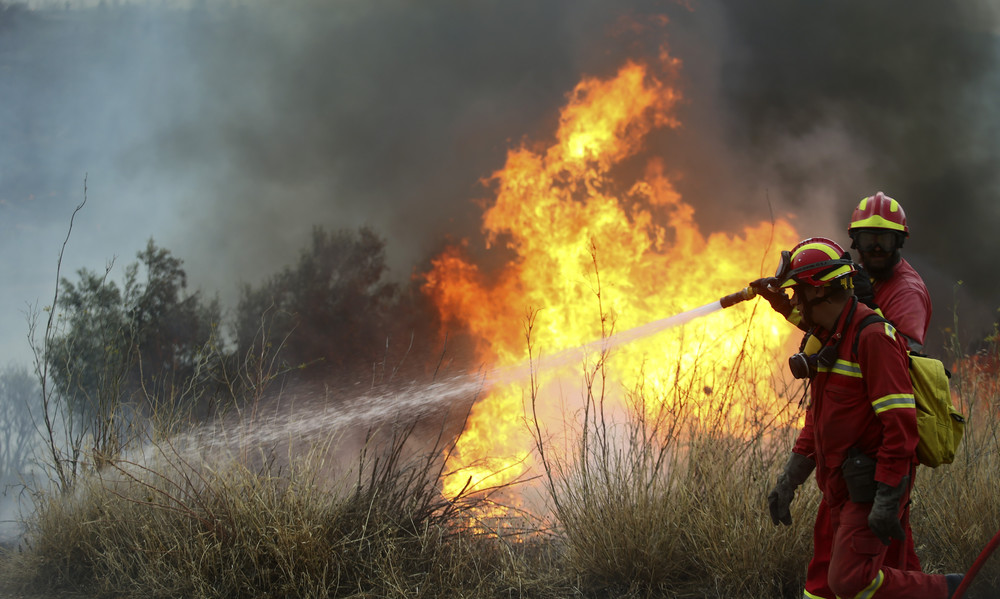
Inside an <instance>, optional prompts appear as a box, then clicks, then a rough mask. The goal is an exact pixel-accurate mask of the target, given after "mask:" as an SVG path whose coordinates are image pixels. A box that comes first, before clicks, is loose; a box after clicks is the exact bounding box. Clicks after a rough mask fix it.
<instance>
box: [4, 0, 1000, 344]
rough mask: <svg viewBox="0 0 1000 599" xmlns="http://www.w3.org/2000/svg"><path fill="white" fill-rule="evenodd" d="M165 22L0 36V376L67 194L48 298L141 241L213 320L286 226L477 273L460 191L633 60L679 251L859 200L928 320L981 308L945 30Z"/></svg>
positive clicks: (122, 8)
mask: <svg viewBox="0 0 1000 599" xmlns="http://www.w3.org/2000/svg"><path fill="white" fill-rule="evenodd" d="M90 4H91V5H96V4H97V3H90ZM82 5H86V3H84V4H82ZM174 5H175V4H174V3H168V2H156V1H155V0H150V1H149V2H146V3H135V4H128V3H124V2H122V3H114V2H107V3H103V4H102V5H101V6H99V7H97V8H87V9H84V10H76V9H72V10H67V9H65V8H64V7H65V6H66V5H65V4H63V3H59V4H58V6H60V7H63V8H61V9H59V10H55V9H50V10H35V11H24V10H22V11H10V10H5V11H3V12H0V15H2V16H0V97H2V98H3V101H2V102H0V235H2V237H0V251H2V253H3V256H4V259H3V261H2V262H0V280H2V281H4V293H3V294H2V295H3V300H2V301H3V303H2V305H0V340H2V342H3V343H2V345H3V346H4V350H3V354H0V358H4V359H6V358H16V359H18V360H25V359H26V355H25V352H26V346H25V344H24V342H23V339H24V333H25V325H24V321H23V317H22V316H21V314H20V311H21V310H23V309H24V307H25V303H26V302H35V301H38V302H40V303H41V304H42V305H44V304H46V303H47V302H48V301H50V298H51V293H52V285H53V283H54V269H55V257H56V253H57V251H58V248H59V244H61V242H62V238H63V237H64V236H65V233H66V226H67V224H68V218H69V215H70V213H71V212H72V209H73V207H74V206H75V205H76V204H78V203H79V202H80V201H81V200H82V198H83V181H84V177H85V176H86V177H87V185H88V192H87V193H88V198H89V199H88V206H87V207H86V208H85V209H84V211H83V212H81V214H80V215H79V217H78V220H77V222H76V226H75V230H74V233H73V237H72V238H71V240H70V243H69V247H68V254H67V261H66V264H64V265H63V274H64V275H71V274H72V272H73V271H74V270H75V269H76V268H79V267H83V266H86V267H88V268H91V269H95V270H101V269H102V268H103V267H104V265H105V263H106V261H108V260H109V259H111V258H113V257H115V256H117V260H118V262H119V263H127V262H131V261H132V260H133V257H134V254H135V252H136V251H137V250H138V249H140V248H141V247H143V246H144V245H145V242H146V240H147V239H148V238H149V237H153V238H154V239H155V240H156V242H157V243H158V244H159V245H160V246H162V247H166V248H167V249H170V250H171V251H172V252H174V253H175V255H177V256H178V257H180V258H182V259H183V260H184V261H185V268H186V269H187V271H188V274H189V280H190V282H191V284H192V286H194V287H196V288H200V289H202V290H203V291H204V292H206V293H208V294H216V293H218V294H219V295H220V296H221V297H222V298H223V299H224V300H226V301H232V300H233V299H234V297H235V293H236V290H237V288H238V285H239V283H241V282H247V283H256V282H258V281H259V280H261V279H262V278H263V277H265V276H267V275H270V274H271V273H273V272H274V271H276V270H277V269H279V268H281V267H282V266H284V265H286V264H289V263H290V262H292V261H293V260H294V259H295V257H296V256H297V254H298V252H299V250H300V249H302V247H304V245H305V241H306V239H307V238H308V235H309V232H310V230H311V228H312V227H313V226H315V225H320V226H324V227H326V228H329V229H339V228H354V227H357V226H361V225H370V226H372V227H374V228H375V229H376V230H377V231H378V232H380V233H381V234H382V235H383V236H385V237H386V238H387V239H388V242H389V248H388V250H389V260H390V266H391V267H392V269H393V272H394V274H395V276H397V277H399V278H401V279H405V278H406V277H408V276H409V275H410V274H411V272H412V271H413V270H414V269H417V270H419V269H420V268H421V265H422V264H423V263H424V262H425V261H426V259H427V258H428V257H430V256H432V255H434V253H435V252H436V251H437V250H438V249H439V248H440V247H441V246H442V244H443V243H445V241H446V240H448V239H449V238H452V239H457V238H471V239H472V240H473V243H472V244H471V247H472V248H473V250H474V251H475V250H476V249H477V248H479V247H481V245H478V244H477V234H478V227H479V217H480V214H481V208H480V206H479V205H478V204H477V203H476V201H475V200H477V199H480V198H487V197H488V196H489V190H488V189H486V188H484V187H483V186H482V184H481V179H482V178H483V177H487V176H489V175H490V174H491V173H492V172H493V171H494V170H496V169H498V168H500V167H502V165H503V160H504V156H505V152H506V150H507V149H508V148H510V147H512V146H514V145H516V144H518V143H520V142H521V141H522V140H525V139H527V140H529V141H537V140H541V141H542V142H544V141H546V140H547V139H548V136H551V134H552V133H553V132H554V130H555V126H556V119H557V116H558V110H559V108H560V107H561V105H562V104H563V103H564V100H565V94H566V93H567V92H569V91H570V90H571V89H572V88H573V86H574V85H575V84H576V83H577V82H578V81H579V80H580V79H581V78H582V77H583V76H587V75H596V76H608V75H611V74H613V73H614V71H615V70H616V69H617V68H618V67H619V66H621V64H622V63H623V62H624V61H625V60H626V59H627V58H635V59H644V58H645V59H648V58H651V57H653V56H655V54H656V52H657V51H658V50H659V48H660V46H661V45H662V46H665V47H667V48H668V49H669V51H670V52H671V53H672V54H673V55H674V56H676V57H677V58H679V59H681V60H682V61H683V65H682V67H681V70H680V80H679V82H678V84H679V86H680V90H681V91H682V93H683V94H684V96H685V98H686V100H685V103H684V104H683V105H682V106H681V107H680V108H679V113H678V117H679V119H680V120H681V122H682V123H683V126H682V128H681V129H679V130H669V131H666V130H665V131H662V132H658V133H657V134H656V135H655V136H654V137H653V138H652V139H651V140H650V143H649V147H648V154H657V155H660V156H663V158H664V160H665V162H666V164H667V165H668V168H669V170H670V172H671V174H673V175H675V176H676V177H677V186H678V188H679V190H680V191H681V193H682V194H683V195H684V197H685V199H686V200H687V201H689V202H690V203H691V204H693V205H694V206H695V208H696V210H697V211H698V212H697V216H698V219H699V223H700V224H701V226H702V227H703V228H705V230H706V231H714V230H728V231H737V230H739V228H740V227H741V226H743V225H744V224H746V223H747V222H748V221H751V222H757V221H759V220H760V219H761V218H767V217H768V216H769V215H770V214H771V213H772V212H773V213H774V214H775V215H780V214H784V213H786V212H793V213H794V214H796V215H797V216H796V221H795V224H796V226H797V227H798V228H799V230H800V232H802V233H803V234H804V235H813V234H823V235H829V236H833V237H835V238H837V239H839V240H841V241H843V240H845V238H846V235H845V234H844V228H845V227H846V223H847V219H848V217H849V215H850V211H851V209H852V208H853V205H854V204H855V203H856V202H857V200H858V199H859V198H860V197H861V196H863V195H866V194H868V193H872V192H874V191H876V190H878V189H882V190H884V191H886V192H887V193H889V194H890V195H893V196H894V197H897V198H898V199H899V200H900V201H901V202H902V203H903V205H904V206H905V207H906V209H907V215H908V217H909V219H910V222H911V228H912V230H913V237H912V239H911V240H910V242H909V243H908V246H907V248H906V252H907V253H906V256H907V257H908V258H910V259H911V261H913V262H914V263H915V265H917V266H918V268H920V269H921V270H922V272H924V273H925V274H926V275H927V277H928V279H934V281H935V282H936V285H937V286H936V288H935V289H932V293H934V300H935V306H936V308H937V311H938V314H939V315H947V312H948V310H949V308H950V305H951V299H952V298H951V285H952V284H953V282H954V281H956V280H958V279H962V280H964V281H965V288H967V290H968V291H967V293H968V294H969V295H970V297H971V298H972V299H971V300H970V301H973V302H975V304H976V305H977V306H985V308H983V310H985V312H986V313H987V316H990V315H991V314H992V313H991V311H992V310H993V309H994V308H995V307H996V304H997V303H998V301H997V300H998V297H1000V294H998V293H997V292H998V289H1000V288H998V284H997V283H996V282H995V280H994V279H993V277H987V276H986V275H985V272H986V271H984V270H983V269H982V268H983V266H988V263H989V260H990V259H992V257H993V256H995V255H997V247H996V244H997V241H996V237H995V236H992V235H986V234H985V233H980V231H987V230H989V231H992V230H996V225H997V224H998V223H997V220H998V208H997V202H996V201H995V197H994V196H995V193H996V191H997V180H996V178H995V177H996V175H995V174H994V171H995V169H992V168H990V167H991V166H993V164H995V163H996V158H997V150H998V148H997V145H998V144H1000V135H997V118H996V113H995V107H994V101H993V99H994V98H996V97H997V94H996V87H997V83H998V82H997V75H996V74H994V73H995V72H997V69H996V68H995V66H996V62H997V36H996V34H995V33H994V32H993V31H992V30H991V29H989V27H985V26H984V25H983V24H984V23H990V22H991V21H990V20H989V19H990V18H992V15H990V14H988V13H977V14H974V15H970V14H969V13H968V10H966V11H965V12H961V11H959V10H958V7H959V6H963V7H968V6H972V5H971V4H969V3H961V4H959V3H957V2H938V1H934V2H932V1H930V0H916V1H910V2H902V1H889V2H879V3H862V2H856V1H845V2H827V3H816V2H810V3H804V2H793V1H790V0H789V1H782V2H775V1H768V2H754V3H748V2H741V1H740V0H732V1H726V2H721V3H720V2H703V3H697V2H692V3H690V5H691V6H690V7H689V6H686V5H685V4H684V3H681V2H673V1H669V2H667V1H657V0H627V1H622V2H613V3H612V2H601V1H600V0H547V1H546V2H537V1H536V0H482V1H477V2H474V3H470V2H462V1H459V0H427V1H422V2H419V3H415V2H409V1H405V0H373V1H369V2H349V1H346V0H345V1H336V2H330V1H324V2H319V1H311V0H297V1H290V2H281V3H276V2H275V3H272V2H263V1H262V2H240V3H237V2H227V1H225V0H216V1H214V2H213V1H201V2H192V3H190V5H191V6H192V8H190V9H184V10H177V9H175V8H173V6H174ZM3 6H5V7H7V8H9V6H8V5H6V4H4V5H3ZM69 6H71V7H73V6H76V3H74V4H71V5H69ZM984 6H985V5H984ZM11 12H14V13H16V14H9V13H11ZM654 15H666V16H667V17H668V22H667V23H666V24H665V25H664V24H657V23H658V22H657V21H656V20H654V19H652V18H651V17H652V16H654ZM992 22H995V21H992ZM749 274H752V275H754V276H755V275H756V273H749ZM711 299H712V298H706V301H709V300H711ZM664 316H668V315H664ZM944 322H947V321H944ZM980 324H981V323H980ZM932 326H933V325H932Z"/></svg>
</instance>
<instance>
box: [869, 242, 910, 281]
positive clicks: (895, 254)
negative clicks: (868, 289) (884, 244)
mask: <svg viewBox="0 0 1000 599" xmlns="http://www.w3.org/2000/svg"><path fill="white" fill-rule="evenodd" d="M860 253H861V265H862V266H864V267H865V271H867V272H868V275H869V276H870V277H871V278H873V279H875V280H876V281H885V280H886V279H888V278H889V277H891V276H892V271H893V269H894V268H896V265H897V264H899V260H900V255H899V250H898V249H895V250H893V251H892V252H885V251H884V250H882V249H881V248H879V249H876V250H875V251H872V252H860Z"/></svg>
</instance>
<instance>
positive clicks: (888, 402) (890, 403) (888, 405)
mask: <svg viewBox="0 0 1000 599" xmlns="http://www.w3.org/2000/svg"><path fill="white" fill-rule="evenodd" d="M916 407H917V404H916V401H914V399H913V394H912V393H896V394H893V395H884V396H882V397H880V398H878V399H876V400H875V401H873V402H872V408H874V409H875V413H876V414H881V413H882V412H885V411H886V410H894V409H896V408H916Z"/></svg>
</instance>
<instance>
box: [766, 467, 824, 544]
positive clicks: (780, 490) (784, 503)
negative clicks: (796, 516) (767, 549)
mask: <svg viewBox="0 0 1000 599" xmlns="http://www.w3.org/2000/svg"><path fill="white" fill-rule="evenodd" d="M815 468H816V462H814V461H813V460H810V459H809V458H807V457H806V456H804V455H802V454H800V453H795V452H792V454H791V455H790V456H788V462H786V463H785V469H784V471H782V473H781V474H779V475H778V482H777V483H776V484H775V485H774V488H773V489H771V493H770V494H768V496H767V508H768V510H770V512H771V522H774V525H775V526H777V525H778V524H779V523H780V524H784V525H785V526H791V524H792V512H791V511H790V510H789V508H790V506H791V505H792V499H794V498H795V489H797V488H799V486H800V485H801V484H802V483H804V482H806V479H807V478H809V475H810V474H812V471H813V470H814V469H815Z"/></svg>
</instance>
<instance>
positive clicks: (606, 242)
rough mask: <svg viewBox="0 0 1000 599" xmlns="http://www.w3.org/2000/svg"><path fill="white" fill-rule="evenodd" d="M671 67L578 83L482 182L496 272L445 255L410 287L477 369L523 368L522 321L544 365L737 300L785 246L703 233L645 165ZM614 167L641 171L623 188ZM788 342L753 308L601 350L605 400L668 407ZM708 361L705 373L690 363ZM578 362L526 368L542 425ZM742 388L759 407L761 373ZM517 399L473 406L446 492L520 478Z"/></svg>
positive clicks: (498, 393) (787, 238) (766, 238)
mask: <svg viewBox="0 0 1000 599" xmlns="http://www.w3.org/2000/svg"><path fill="white" fill-rule="evenodd" d="M679 67H680V65H679V63H678V62H677V61H676V60H674V59H672V58H670V57H668V56H666V55H664V56H661V57H660V59H659V60H658V61H657V62H656V63H655V64H652V65H650V64H645V63H640V62H631V61H630V62H628V63H626V64H625V65H624V66H622V67H621V68H620V69H619V70H618V72H617V74H616V75H615V76H614V77H611V78H609V79H606V80H602V79H597V78H588V79H585V80H583V81H581V82H580V83H579V84H578V85H577V86H576V88H575V89H574V90H573V91H572V93H570V94H569V96H568V101H567V103H566V105H565V106H564V107H563V109H562V111H561V116H560V119H559V127H558V131H557V132H556V134H555V139H554V141H553V142H552V143H551V144H550V145H548V147H544V144H542V145H538V144H534V145H529V144H525V145H522V146H520V147H518V148H516V149H512V150H510V151H509V152H508V155H507V161H506V164H505V165H504V167H503V168H502V169H501V170H499V171H497V172H495V173H494V174H493V175H492V177H491V178H490V180H489V183H491V185H492V188H493V189H494V190H495V195H494V197H493V199H492V200H491V202H490V204H489V205H488V206H487V209H486V211H485V213H484V215H483V229H484V232H485V233H486V237H487V239H488V242H489V243H490V244H491V246H492V249H494V250H496V249H497V248H498V247H500V244H502V245H503V247H504V248H505V249H506V250H508V251H509V252H510V255H511V256H512V258H511V259H510V260H509V262H508V263H506V264H505V265H504V267H503V268H502V269H501V270H500V272H499V273H497V274H496V275H492V274H491V275H490V276H489V277H487V276H486V275H485V274H484V273H483V272H482V271H481V270H480V268H479V267H478V266H477V265H476V264H474V263H473V262H472V261H471V259H470V258H469V257H468V252H467V251H466V250H465V249H464V248H463V247H462V246H460V245H456V246H454V247H451V248H450V249H448V250H447V251H445V252H443V253H442V254H441V255H440V256H439V257H438V258H437V259H436V260H435V261H434V262H433V267H432V269H431V271H430V272H429V273H427V274H426V285H425V291H426V292H427V293H428V294H429V295H430V296H431V297H432V298H433V299H434V301H435V303H436V305H437V307H438V309H439V310H440V313H441V315H442V317H443V318H444V320H445V321H446V322H449V321H450V322H458V323H461V324H462V325H464V326H465V327H467V328H468V330H470V331H471V332H472V334H473V335H474V336H475V338H476V340H477V342H478V352H479V358H480V359H481V360H482V362H483V363H484V364H488V365H489V366H491V367H505V366H512V365H517V364H523V363H524V362H525V361H526V360H527V359H528V343H527V340H526V322H527V320H526V315H527V314H529V313H531V314H534V321H533V327H532V330H531V343H532V348H533V349H532V353H533V357H534V358H537V357H538V356H539V355H541V356H543V357H544V356H546V355H552V354H555V353H557V352H560V351H562V350H565V349H567V348H574V347H579V346H581V345H583V344H586V343H588V342H591V341H593V340H595V339H600V338H601V337H604V336H609V335H612V334H613V333H615V332H619V331H622V332H623V331H626V330H630V329H633V328H634V327H639V326H641V325H644V324H645V323H648V322H650V321H653V320H657V319H661V318H664V317H667V316H671V315H673V314H678V313H681V312H684V311H687V310H691V309H694V308H697V307H699V306H703V305H705V304H707V303H709V302H712V301H713V300H716V299H718V298H720V297H722V296H723V295H726V294H729V293H732V292H734V291H738V290H739V289H741V288H743V287H744V286H746V284H747V283H748V282H749V281H750V280H752V279H754V278H757V277H759V276H762V275H761V273H762V270H763V271H768V270H771V269H772V268H773V264H772V263H773V262H774V257H775V256H776V255H777V253H778V251H779V250H780V249H785V248H789V247H791V246H792V245H794V243H795V242H796V241H797V235H796V232H795V231H794V229H793V228H792V226H791V225H790V224H789V223H788V222H787V221H786V220H783V219H779V220H777V221H776V222H773V223H772V222H770V221H768V222H760V223H753V224H749V225H748V226H746V227H745V228H744V229H743V230H742V231H741V232H739V233H738V234H735V235H730V234H725V233H713V234H710V235H708V236H705V235H704V234H702V233H701V232H700V231H699V229H698V227H697V226H696V224H695V222H694V215H695V209H694V206H693V204H696V203H697V199H696V198H695V199H694V201H693V202H692V203H687V202H685V201H684V200H682V198H681V197H680V195H679V194H678V193H677V191H676V190H675V188H674V185H673V184H672V182H671V180H670V179H669V178H668V175H667V172H668V165H665V164H663V162H662V161H661V160H659V159H658V158H656V157H655V156H654V157H651V158H645V155H646V150H647V149H646V148H645V147H644V142H645V141H646V140H647V138H648V135H649V133H650V132H651V131H653V130H656V129H662V128H673V127H678V126H680V123H678V122H677V120H676V119H675V117H674V115H673V112H674V109H675V107H676V104H677V103H678V102H679V101H680V100H681V96H680V94H679V93H678V92H677V91H676V90H675V89H673V88H672V87H670V86H669V85H668V83H667V81H669V79H670V78H671V77H672V76H673V74H674V73H675V72H676V70H677V69H678V68H679ZM635 164H638V168H634V165H635ZM625 166H629V167H633V168H631V169H630V168H624V167H625ZM623 172H639V173H640V174H639V175H638V176H635V175H633V176H632V177H633V180H628V181H624V182H623V181H622V180H621V179H622V178H623V175H622V174H621V173H623ZM602 314H603V315H604V316H605V317H604V318H602ZM748 323H749V324H748ZM792 332H793V327H791V326H790V325H789V324H788V323H786V322H784V321H783V320H782V319H781V318H780V317H779V316H777V315H776V314H775V313H774V312H773V311H772V310H771V309H770V308H769V307H768V306H766V304H763V303H759V304H758V301H751V302H745V303H743V304H739V305H737V306H734V307H732V308H729V309H727V310H724V311H720V312H716V313H714V314H711V315H708V316H706V317H704V318H701V319H698V320H697V321H695V322H693V323H691V324H690V325H687V326H685V327H684V328H683V329H675V330H672V331H669V332H664V333H662V334H659V335H656V336H652V337H650V338H648V339H645V340H640V341H636V342H634V343H630V344H628V345H623V346H621V347H618V348H616V349H615V350H614V351H613V353H612V354H611V356H610V357H609V359H608V361H607V366H608V372H609V380H614V381H617V384H616V385H617V386H616V388H617V389H619V390H620V389H630V388H633V387H634V386H635V385H636V384H637V383H638V382H643V384H644V386H645V388H647V390H648V391H649V392H650V393H652V394H654V395H657V396H661V397H667V395H668V394H666V393H664V392H663V390H664V389H669V388H670V387H671V386H675V385H678V384H682V382H681V381H680V380H678V379H679V377H681V378H683V377H684V376H685V373H688V372H693V371H695V370H697V371H698V372H699V373H700V374H699V375H698V376H701V377H704V380H697V381H690V380H688V381H684V382H683V384H684V385H687V386H689V387H690V386H691V385H694V387H692V388H697V389H699V390H701V389H704V393H705V394H710V393H711V389H712V388H715V387H717V386H720V385H723V384H728V386H729V387H730V388H732V387H733V383H732V382H729V383H725V382H724V381H723V378H724V377H725V372H726V370H727V368H728V367H731V366H732V365H733V363H734V362H735V361H736V360H745V359H746V354H748V353H751V354H753V355H767V356H770V357H769V358H768V359H769V360H771V361H772V363H773V360H774V355H775V354H774V352H775V351H778V350H779V348H782V347H784V346H785V345H786V341H787V340H788V339H789V337H790V336H791V335H792ZM681 335H683V341H682V339H681ZM748 348H750V349H751V351H749V352H748V351H747V349H748ZM707 358H710V360H708V359H707ZM696 362H697V363H698V364H699V367H698V368H697V369H695V368H694V366H693V365H694V364H695V363H696ZM709 362H710V363H711V364H712V365H714V366H708V367H705V366H703V365H704V364H708V363H709ZM580 366H581V363H577V364H575V365H573V368H572V369H571V370H575V371H576V372H575V374H574V373H573V372H562V373H556V372H551V373H550V372H542V373H539V378H538V380H539V384H540V391H539V398H540V399H539V404H541V406H540V407H541V409H540V410H539V412H538V417H539V420H541V419H542V418H545V419H546V420H547V421H546V422H545V423H544V428H545V429H546V430H550V429H552V428H558V427H559V426H560V425H559V421H560V419H565V418H567V416H565V414H562V415H560V410H559V409H557V408H558V406H559V404H560V402H563V401H569V402H572V401H573V400H574V399H578V398H579V396H580V393H581V392H580V390H579V386H580V385H581V383H582V379H583V377H582V374H581V370H580ZM748 385H749V386H748V388H743V389H740V390H739V391H737V392H739V393H745V394H747V395H749V396H753V397H755V398H758V399H759V398H760V397H761V396H766V397H769V398H772V399H773V398H774V392H773V390H772V389H771V386H770V384H769V381H768V380H767V379H766V377H765V378H763V379H762V381H761V382H760V383H756V382H755V383H748ZM606 392H607V393H608V400H609V401H617V402H619V403H620V402H621V401H622V399H621V398H620V397H617V396H618V395H621V393H619V392H615V391H614V390H612V389H610V385H609V386H608V389H607V390H606ZM527 395H528V390H527V387H526V385H510V386H506V387H493V388H491V389H490V390H489V394H488V395H487V396H486V397H484V398H483V399H481V400H480V401H479V402H478V403H477V404H476V405H475V406H474V408H473V411H472V414H471V415H470V418H469V422H468V424H467V427H466V430H465V432H464V433H463V435H462V437H461V439H460V440H459V444H458V446H457V451H456V452H455V454H454V455H453V456H452V458H451V459H452V463H451V464H450V466H451V470H452V471H453V472H454V474H453V475H452V477H451V479H449V481H448V484H447V488H446V489H445V492H446V494H449V495H450V494H454V493H457V492H459V491H460V490H461V489H462V488H463V487H465V486H466V485H467V484H470V485H471V488H473V489H475V488H485V487H490V486H494V485H500V484H504V483H506V482H509V481H511V480H514V479H516V478H517V477H519V476H522V475H523V474H524V473H525V472H527V471H528V470H529V469H530V468H531V466H532V460H533V449H534V443H533V437H532V436H531V432H530V431H531V428H533V427H534V424H535V423H534V422H533V421H532V420H531V414H532V412H531V410H530V409H528V410H526V409H525V405H524V400H525V399H526V396H527ZM783 401H787V400H783ZM563 407H565V406H563ZM737 412H738V411H737ZM730 417H732V418H739V417H740V414H739V413H733V414H732V415H731V416H730ZM569 418H570V419H571V418H572V416H570V417H569ZM539 424H540V425H541V424H542V423H539ZM529 427H530V428H529Z"/></svg>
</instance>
